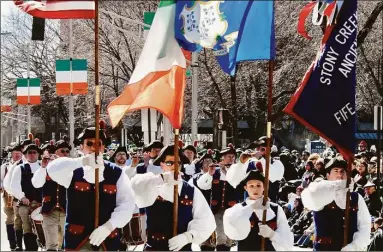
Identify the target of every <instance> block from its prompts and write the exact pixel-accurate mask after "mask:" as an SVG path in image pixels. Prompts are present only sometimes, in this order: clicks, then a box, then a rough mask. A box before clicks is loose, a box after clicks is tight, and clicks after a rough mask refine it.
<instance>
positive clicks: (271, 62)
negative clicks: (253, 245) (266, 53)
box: [261, 60, 274, 251]
mask: <svg viewBox="0 0 383 252" xmlns="http://www.w3.org/2000/svg"><path fill="white" fill-rule="evenodd" d="M273 72H274V60H269V83H268V88H267V90H268V91H267V133H266V169H265V183H264V192H263V205H264V206H265V205H266V202H267V200H268V198H269V170H270V161H271V160H270V158H271V157H270V150H271V112H272V109H273V101H272V98H273ZM266 216H267V209H265V210H263V214H262V224H263V225H265V224H266ZM265 242H266V240H265V238H264V237H262V239H261V251H265V248H266V247H265V244H266V243H265Z"/></svg>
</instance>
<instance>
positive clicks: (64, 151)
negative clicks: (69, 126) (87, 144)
mask: <svg viewBox="0 0 383 252" xmlns="http://www.w3.org/2000/svg"><path fill="white" fill-rule="evenodd" d="M60 152H61V153H62V154H64V153H70V150H68V149H61V151H60Z"/></svg>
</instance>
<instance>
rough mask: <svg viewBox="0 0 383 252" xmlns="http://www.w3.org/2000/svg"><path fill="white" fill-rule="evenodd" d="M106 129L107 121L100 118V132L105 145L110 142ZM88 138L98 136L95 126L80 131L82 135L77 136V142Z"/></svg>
mask: <svg viewBox="0 0 383 252" xmlns="http://www.w3.org/2000/svg"><path fill="white" fill-rule="evenodd" d="M105 131H106V124H105V121H103V120H100V133H99V136H100V140H102V143H103V144H104V146H106V145H109V144H110V139H109V138H108V137H107V135H106V132H105ZM87 138H96V128H95V127H89V128H85V129H84V130H83V131H82V132H81V133H80V135H79V136H78V137H77V141H76V143H77V144H81V143H83V142H84V140H85V139H87Z"/></svg>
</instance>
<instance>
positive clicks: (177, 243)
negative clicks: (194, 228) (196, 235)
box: [169, 232, 193, 251]
mask: <svg viewBox="0 0 383 252" xmlns="http://www.w3.org/2000/svg"><path fill="white" fill-rule="evenodd" d="M192 241H193V236H192V234H191V233H189V232H185V233H182V234H179V235H177V236H174V237H173V238H171V239H170V240H169V250H171V251H179V250H181V249H182V248H183V247H184V246H185V245H186V244H189V243H192Z"/></svg>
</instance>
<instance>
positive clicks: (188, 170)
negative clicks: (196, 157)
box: [184, 164, 195, 176]
mask: <svg viewBox="0 0 383 252" xmlns="http://www.w3.org/2000/svg"><path fill="white" fill-rule="evenodd" d="M184 167H185V173H186V174H187V175H189V176H191V175H194V173H195V166H194V164H186V165H184Z"/></svg>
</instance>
